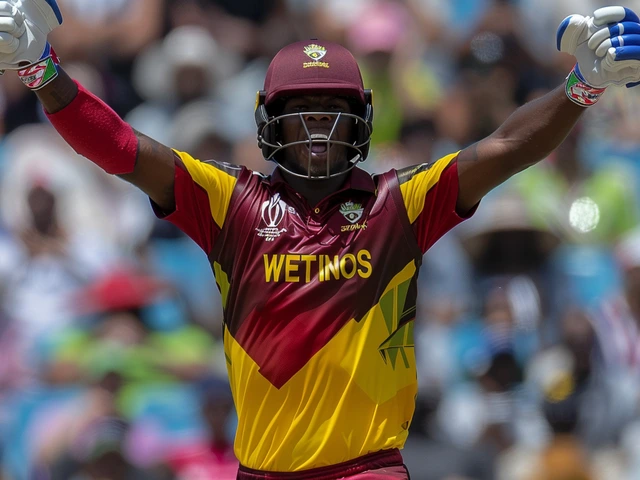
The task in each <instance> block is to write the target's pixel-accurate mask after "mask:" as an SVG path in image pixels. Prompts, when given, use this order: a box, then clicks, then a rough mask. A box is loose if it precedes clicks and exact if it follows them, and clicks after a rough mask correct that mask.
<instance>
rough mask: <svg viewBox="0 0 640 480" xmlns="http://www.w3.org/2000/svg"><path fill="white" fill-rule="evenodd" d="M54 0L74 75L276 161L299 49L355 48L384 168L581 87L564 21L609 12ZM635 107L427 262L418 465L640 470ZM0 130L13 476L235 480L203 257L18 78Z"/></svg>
mask: <svg viewBox="0 0 640 480" xmlns="http://www.w3.org/2000/svg"><path fill="white" fill-rule="evenodd" d="M58 1H59V3H60V6H61V8H62V11H63V13H64V15H65V25H64V26H63V28H60V29H58V30H56V31H55V32H54V34H53V35H52V38H51V42H52V43H53V45H55V48H56V50H57V51H58V53H59V55H60V57H61V58H62V60H63V64H64V66H65V68H66V69H67V71H69V72H70V73H71V74H72V76H74V77H75V78H77V79H79V80H80V81H81V82H83V83H84V84H85V85H86V86H87V87H89V88H90V89H91V90H92V91H93V92H95V93H96V94H98V95H99V96H100V97H101V98H103V99H104V100H105V101H106V102H108V103H109V104H110V105H111V106H112V107H113V108H114V109H115V110H116V111H117V112H118V113H119V114H121V115H122V116H123V117H124V118H126V119H127V120H128V121H129V122H130V123H131V124H132V125H133V126H134V127H135V128H136V129H138V130H140V131H142V132H143V133H146V134H148V135H150V136H152V137H154V138H156V139H157V140H159V141H161V142H163V143H165V144H167V145H170V146H173V147H175V148H178V149H182V150H186V151H189V152H190V153H192V154H193V155H194V156H196V157H199V158H201V159H209V158H214V159H217V160H222V161H229V162H234V163H238V164H244V165H247V166H248V167H250V168H252V169H256V170H260V171H263V172H267V173H268V172H269V171H270V170H271V168H272V166H271V164H268V163H267V162H264V161H263V160H262V157H261V155H260V151H259V150H258V149H257V148H256V141H255V138H256V131H255V126H254V122H253V106H254V100H255V92H256V90H258V89H259V88H260V87H261V86H262V82H263V79H264V74H265V71H266V68H267V65H268V63H269V60H270V58H271V57H272V56H273V55H274V54H275V53H276V52H277V51H278V49H279V48H280V47H282V46H284V45H285V44H287V43H289V42H291V41H295V40H299V39H305V38H323V39H328V40H334V41H338V42H341V43H343V44H344V45H345V46H347V47H348V48H350V49H351V50H352V52H353V53H354V54H355V55H356V57H357V58H358V60H359V62H360V64H361V67H362V70H363V73H364V76H365V84H366V85H367V86H368V87H370V88H373V89H374V92H375V114H376V119H375V133H374V137H373V138H374V146H373V149H372V154H371V155H370V158H369V159H368V160H367V162H366V163H365V164H364V168H366V169H367V170H370V171H372V172H381V171H384V170H386V169H389V168H392V167H402V166H405V165H411V164H416V163H422V162H425V161H429V160H432V159H436V158H438V157H439V156H441V155H443V154H446V153H449V152H452V151H455V150H457V149H459V148H462V147H465V146H467V145H469V144H471V143H472V142H474V141H476V140H478V139H480V138H482V137H483V136H485V135H487V134H489V133H490V132H492V131H493V130H494V129H495V128H496V127H497V126H498V125H500V123H501V122H502V121H503V120H504V119H505V118H506V117H507V116H508V115H509V114H510V113H511V112H512V111H513V110H514V109H515V108H516V107H517V106H518V105H521V104H522V103H523V102H526V101H528V100H530V99H533V98H535V97H537V96H539V95H542V94H544V93H545V92H547V91H548V90H550V89H552V88H553V87H555V86H557V85H558V84H560V82H561V81H562V80H563V78H564V76H565V75H566V74H567V72H569V70H570V69H571V67H572V59H571V58H569V57H567V56H563V55H560V54H558V53H556V51H555V29H556V26H557V25H558V23H559V22H560V21H561V20H562V19H563V18H564V17H565V16H566V15H567V14H570V13H582V14H589V13H590V12H592V11H593V10H594V9H595V8H597V7H599V6H602V5H603V4H604V3H606V2H604V1H600V2H598V1H592V0H511V1H509V0H403V1H399V0H398V1H393V0H348V1H346V0H260V1H256V0H233V1H232V0H58ZM626 6H628V7H631V8H635V9H636V10H638V9H640V2H639V1H638V0H628V1H627V2H626ZM639 116H640V89H638V90H636V91H630V92H627V91H622V90H620V89H618V90H616V89H614V88H611V89H610V91H608V92H607V94H606V95H605V96H604V97H603V99H602V100H601V102H600V104H598V105H597V106H596V107H594V108H592V109H591V110H590V111H589V112H588V113H587V114H586V115H585V117H584V120H583V121H582V122H581V123H580V125H579V127H578V128H577V129H576V130H575V131H574V133H572V135H571V136H570V137H569V138H568V139H567V140H566V141H565V142H564V144H563V145H562V146H561V147H560V148H559V149H558V150H557V151H556V152H554V153H553V154H552V156H550V157H549V158H547V159H546V160H545V161H544V162H542V164H540V165H539V166H536V167H534V168H532V169H530V170H528V171H526V172H524V173H522V174H520V175H519V176H517V177H516V178H514V179H513V180H512V181H510V182H508V183H507V184H506V185H505V186H503V187H502V188H500V189H498V190H497V191H495V192H493V193H492V194H491V195H489V196H488V197H487V198H486V199H485V200H483V205H482V207H481V209H480V211H479V212H478V213H477V215H476V217H475V218H474V219H472V220H471V221H469V222H467V223H466V224H464V225H463V226H461V227H459V228H458V229H456V230H455V231H454V232H452V233H450V234H448V235H447V236H446V237H445V238H444V239H443V240H442V241H440V242H439V243H438V244H436V246H435V247H434V248H433V249H432V250H431V251H430V252H429V253H428V254H427V255H426V257H425V262H424V267H423V271H422V273H421V281H420V289H421V293H420V295H421V304H420V308H419V312H418V316H417V319H416V329H415V331H416V345H415V348H416V354H417V358H418V363H419V365H418V371H419V376H420V394H419V396H418V398H417V411H416V416H415V419H414V423H413V426H412V434H411V436H410V439H409V442H408V444H407V447H406V449H405V451H404V454H405V457H406V462H407V464H408V465H409V467H410V469H411V470H412V474H413V478H414V479H417V480H445V479H446V480H454V479H456V480H462V479H466V480H494V479H497V480H609V479H616V480H621V479H623V480H624V479H637V478H640V421H639V420H640V416H639V407H640V402H639V401H640V233H638V232H639V230H638V228H640V199H639V195H638V193H639V191H638V179H639V178H640V130H639V127H638V125H639V122H638V119H639ZM0 135H1V137H0V140H1V141H0V288H1V293H2V296H1V297H0V462H1V465H2V469H1V473H0V478H2V479H4V480H8V479H10V480H26V479H43V480H44V479H64V480H67V479H99V478H100V479H113V480H116V479H117V480H120V479H180V480H204V479H220V480H224V479H232V478H235V476H234V475H235V468H236V461H235V459H234V457H233V452H232V450H231V444H232V441H233V434H234V427H235V417H234V412H233V407H232V404H231V400H230V394H229V389H228V384H227V381H226V374H225V362H224V354H223V352H222V346H221V307H220V302H219V297H218V294H217V288H216V285H215V281H214V280H213V277H212V275H211V272H210V270H209V267H208V264H207V261H206V259H205V257H204V255H203V254H202V253H201V252H200V251H199V250H198V248H197V247H196V246H195V245H194V244H192V243H191V242H190V241H189V240H188V239H186V238H185V237H184V235H182V234H181V233H180V232H178V231H176V229H175V228H173V227H172V226H171V225H169V224H167V223H162V222H159V221H157V220H155V218H154V217H153V215H152V212H151V209H150V207H149V205H148V201H147V200H146V198H144V196H143V195H142V194H140V193H138V192H137V191H136V190H135V189H133V188H132V187H130V186H129V185H127V184H125V183H124V182H122V181H120V180H118V179H115V178H110V177H109V176H107V175H106V174H103V173H102V172H101V171H100V170H98V169H97V168H95V167H94V165H92V164H91V163H90V162H88V161H86V160H84V159H82V158H78V157H77V156H76V155H75V154H74V153H73V152H72V151H71V150H70V149H69V148H68V147H66V145H65V144H64V143H63V142H62V141H61V140H60V138H59V137H58V136H57V134H56V133H55V131H53V130H52V128H51V127H50V126H49V125H48V124H47V122H46V120H45V118H44V116H43V114H42V111H41V109H40V107H39V105H38V103H37V100H36V97H35V95H33V94H32V93H31V92H29V91H27V90H26V89H25V88H24V87H23V86H22V85H21V84H20V82H19V81H18V80H17V78H16V76H15V75H13V74H11V73H9V74H6V75H4V76H3V77H1V78H0ZM212 292H213V293H212Z"/></svg>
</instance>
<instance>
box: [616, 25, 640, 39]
mask: <svg viewBox="0 0 640 480" xmlns="http://www.w3.org/2000/svg"><path fill="white" fill-rule="evenodd" d="M627 34H640V24H637V23H635V22H622V23H618V24H616V25H614V26H613V27H609V36H610V37H617V36H619V35H627Z"/></svg>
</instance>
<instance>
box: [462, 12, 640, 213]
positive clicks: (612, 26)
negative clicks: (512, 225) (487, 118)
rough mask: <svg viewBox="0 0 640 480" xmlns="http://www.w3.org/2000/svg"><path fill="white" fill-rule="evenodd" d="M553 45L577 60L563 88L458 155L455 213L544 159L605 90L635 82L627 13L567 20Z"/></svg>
mask: <svg viewBox="0 0 640 480" xmlns="http://www.w3.org/2000/svg"><path fill="white" fill-rule="evenodd" d="M557 46H558V49H559V50H560V51H562V52H566V53H569V54H571V55H574V56H575V57H576V59H577V63H576V66H575V67H574V69H573V71H572V72H571V74H570V75H569V76H568V77H567V80H566V82H565V84H564V85H562V86H561V87H558V88H556V89H555V90H553V91H552V92H550V93H548V94H546V95H545V96H543V97H541V98H539V99H537V100H534V101H532V102H530V103H528V104H526V105H524V106H522V107H520V108H519V109H517V110H516V111H515V112H514V113H513V114H512V115H511V116H510V117H509V118H508V119H507V120H506V121H505V122H504V123H503V124H502V125H501V126H500V127H499V128H498V129H497V130H496V131H495V132H494V133H493V134H491V135H490V136H488V137H487V138H485V139H483V140H481V141H479V142H478V143H476V144H474V145H471V146H470V147H468V148H466V149H464V150H463V151H462V152H460V154H459V155H458V158H457V162H458V178H459V191H458V199H457V204H456V208H457V211H458V212H459V213H465V212H467V211H469V210H470V209H471V208H473V206H474V205H476V204H477V203H478V202H479V201H480V200H481V199H482V197H483V196H484V195H486V194H487V193H488V192H489V191H490V190H492V189H493V188H495V187H496V186H498V185H500V184H501V183H503V182H504V181H505V180H507V179H508V178H509V177H511V176H512V175H515V174H516V173H518V172H520V171H522V170H524V169H526V168H527V167H529V166H531V165H533V164H535V163H537V162H539V161H540V160H542V159H544V158H545V157H546V156H547V155H549V153H551V152H552V151H553V150H554V149H555V148H556V147H557V146H558V145H560V143H561V142H562V141H563V140H564V138H565V137H566V136H567V134H568V133H569V132H570V131H571V129H572V128H573V126H574V125H575V124H576V122H577V121H578V119H579V118H580V116H581V115H582V114H583V113H584V111H585V110H586V109H585V107H588V106H591V105H593V104H594V103H596V101H597V100H598V98H599V97H600V96H601V95H602V94H603V93H604V90H605V88H606V87H608V86H609V85H627V86H628V87H632V86H636V85H637V84H638V82H640V19H639V18H638V16H637V15H636V14H635V13H634V12H632V11H631V10H629V9H627V8H624V7H604V8H601V9H598V10H596V11H595V12H594V14H593V17H583V16H581V15H571V16H569V17H567V18H566V19H565V20H564V21H563V22H562V23H561V24H560V27H559V28H558V34H557Z"/></svg>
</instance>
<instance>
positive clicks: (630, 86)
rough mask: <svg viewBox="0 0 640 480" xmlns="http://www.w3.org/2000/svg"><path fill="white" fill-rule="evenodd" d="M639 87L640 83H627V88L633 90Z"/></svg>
mask: <svg viewBox="0 0 640 480" xmlns="http://www.w3.org/2000/svg"><path fill="white" fill-rule="evenodd" d="M638 85H640V82H634V83H627V85H626V87H627V88H633V87H637V86H638Z"/></svg>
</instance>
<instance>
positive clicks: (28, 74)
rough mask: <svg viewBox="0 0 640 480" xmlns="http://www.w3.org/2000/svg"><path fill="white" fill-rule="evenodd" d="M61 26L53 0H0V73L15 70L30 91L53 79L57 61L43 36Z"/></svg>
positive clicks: (60, 19)
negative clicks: (0, 71)
mask: <svg viewBox="0 0 640 480" xmlns="http://www.w3.org/2000/svg"><path fill="white" fill-rule="evenodd" d="M61 24H62V15H61V13H60V9H59V8H58V5H57V3H56V0H9V1H0V70H2V71H4V70H18V76H19V77H20V79H21V80H22V81H23V83H25V85H27V86H28V87H30V88H34V89H37V88H42V87H43V86H44V85H46V84H47V83H49V82H50V81H51V80H53V79H54V78H55V77H56V76H57V74H58V70H57V64H58V59H57V57H56V56H55V53H54V52H53V49H52V48H51V46H50V45H49V43H48V42H47V35H48V34H49V32H51V31H52V30H53V29H54V28H56V27H58V26H59V25H61Z"/></svg>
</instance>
